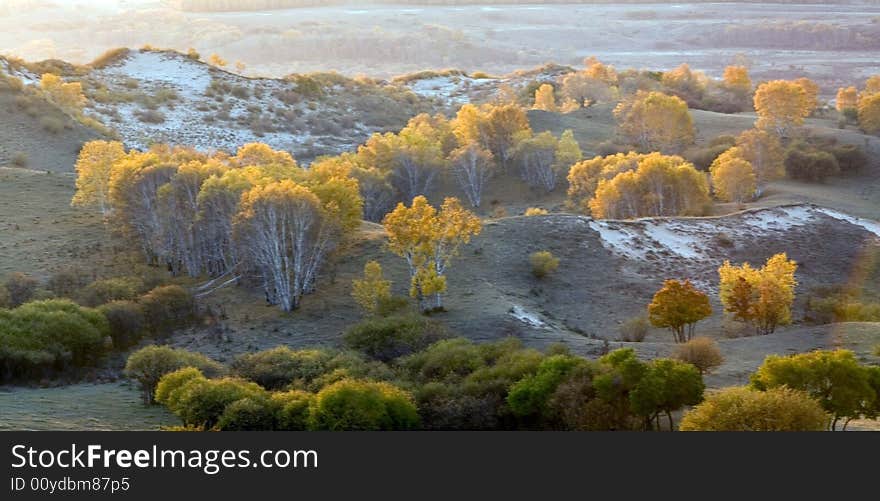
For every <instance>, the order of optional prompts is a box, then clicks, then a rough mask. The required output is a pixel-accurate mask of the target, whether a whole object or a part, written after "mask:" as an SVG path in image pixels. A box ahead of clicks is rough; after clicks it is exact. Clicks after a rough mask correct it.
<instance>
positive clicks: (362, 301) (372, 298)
mask: <svg viewBox="0 0 880 501" xmlns="http://www.w3.org/2000/svg"><path fill="white" fill-rule="evenodd" d="M351 296H352V297H353V298H354V300H355V302H357V304H358V306H360V307H361V308H362V309H363V310H364V311H365V312H367V313H370V314H374V313H376V311H377V310H378V308H379V306H380V305H381V304H382V302H383V301H386V300H388V299H390V298H391V282H390V281H388V280H385V277H384V276H383V275H382V265H380V264H379V263H378V262H376V261H369V262H367V264H366V265H364V278H363V279H359V280H358V279H355V280H353V281H352V284H351Z"/></svg>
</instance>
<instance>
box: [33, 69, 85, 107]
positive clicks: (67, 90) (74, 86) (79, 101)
mask: <svg viewBox="0 0 880 501" xmlns="http://www.w3.org/2000/svg"><path fill="white" fill-rule="evenodd" d="M40 88H41V89H42V90H43V92H45V93H46V96H47V97H48V98H49V100H50V101H52V102H53V103H55V104H56V105H58V107H59V108H61V109H63V110H64V111H66V112H68V113H72V114H76V115H79V114H80V113H82V110H83V107H84V106H85V105H86V97H85V96H84V95H83V90H82V84H80V83H79V82H70V83H65V82H64V80H62V79H61V77H59V76H58V75H55V74H54V73H45V74H43V76H42V78H41V79H40Z"/></svg>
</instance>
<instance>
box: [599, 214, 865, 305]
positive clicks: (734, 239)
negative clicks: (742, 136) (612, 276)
mask: <svg viewBox="0 0 880 501" xmlns="http://www.w3.org/2000/svg"><path fill="white" fill-rule="evenodd" d="M823 222H824V223H828V222H833V223H835V224H839V223H841V222H842V223H845V224H851V225H854V226H857V227H860V228H861V229H863V230H865V231H867V232H870V233H871V234H873V235H876V236H878V237H880V223H877V222H876V221H871V220H867V219H861V218H857V217H853V216H850V215H847V214H844V213H841V212H839V211H836V210H832V209H826V208H823V207H817V206H814V205H808V204H804V205H790V206H780V207H772V208H767V209H757V210H750V211H745V212H741V213H738V214H733V215H730V216H724V217H710V218H643V219H635V220H631V221H617V220H589V226H590V228H592V229H593V230H594V231H596V232H597V233H598V234H599V238H600V239H601V243H602V246H603V247H605V248H606V249H607V250H609V251H611V252H612V253H614V254H616V255H618V256H620V257H623V258H625V260H626V261H625V264H626V265H627V266H633V267H635V268H636V269H637V270H639V271H640V272H650V270H654V271H653V272H651V273H655V272H656V270H657V269H658V268H660V269H663V270H664V271H666V272H667V273H671V274H674V275H678V276H681V277H686V278H691V279H692V280H693V281H694V283H695V284H697V285H699V286H700V287H702V288H704V289H705V290H713V289H714V288H715V287H716V284H715V283H714V282H715V277H714V276H712V274H711V273H706V272H705V268H706V267H705V265H706V264H707V263H711V264H712V265H713V266H714V265H719V264H721V261H722V256H726V255H729V254H730V251H731V250H733V249H736V248H738V247H740V246H742V245H754V242H761V241H767V242H779V241H785V240H786V239H787V238H791V236H792V235H793V233H792V232H795V231H799V232H800V238H804V237H806V238H809V233H804V231H807V232H809V231H811V226H814V225H819V224H821V223H823ZM804 228H806V230H805V229H804Z"/></svg>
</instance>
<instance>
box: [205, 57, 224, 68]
mask: <svg viewBox="0 0 880 501" xmlns="http://www.w3.org/2000/svg"><path fill="white" fill-rule="evenodd" d="M208 63H210V64H211V65H212V66H216V67H218V68H224V67H226V65H227V64H229V63H228V62H227V61H226V60H225V59H223V58H222V57H220V55H219V54H211V56H210V57H208Z"/></svg>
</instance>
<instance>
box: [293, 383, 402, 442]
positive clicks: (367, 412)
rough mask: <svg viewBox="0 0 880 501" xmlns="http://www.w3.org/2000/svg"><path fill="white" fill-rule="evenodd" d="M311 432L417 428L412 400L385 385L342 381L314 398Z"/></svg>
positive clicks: (399, 391) (395, 388) (397, 389)
mask: <svg viewBox="0 0 880 501" xmlns="http://www.w3.org/2000/svg"><path fill="white" fill-rule="evenodd" d="M310 412H311V418H310V428H311V429H313V430H331V431H341V430H409V429H414V428H416V427H417V426H418V425H419V414H418V410H417V409H416V406H415V404H414V403H413V400H412V397H411V396H410V395H409V394H408V393H406V392H405V391H403V390H401V389H400V388H397V387H395V386H392V385H390V384H388V383H374V382H369V381H358V380H354V379H346V380H343V381H339V382H336V383H333V384H331V385H330V386H328V387H326V388H324V389H322V390H321V391H320V392H318V394H317V395H316V396H315V399H314V401H313V402H312V406H311V411H310Z"/></svg>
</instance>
